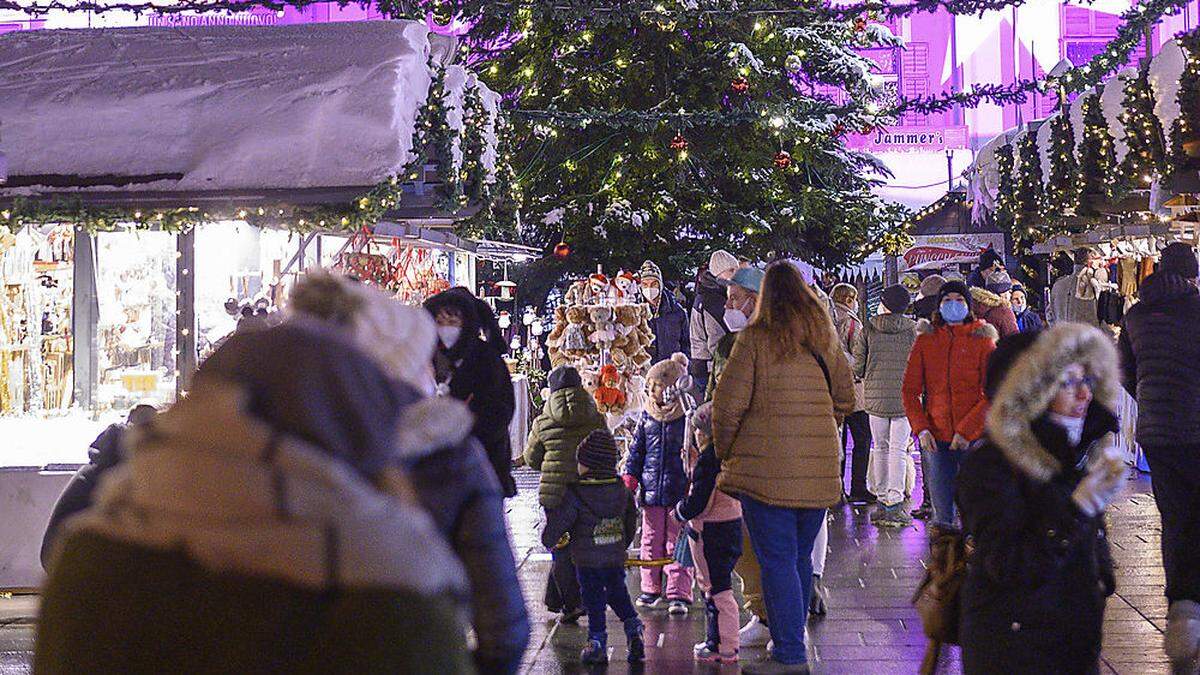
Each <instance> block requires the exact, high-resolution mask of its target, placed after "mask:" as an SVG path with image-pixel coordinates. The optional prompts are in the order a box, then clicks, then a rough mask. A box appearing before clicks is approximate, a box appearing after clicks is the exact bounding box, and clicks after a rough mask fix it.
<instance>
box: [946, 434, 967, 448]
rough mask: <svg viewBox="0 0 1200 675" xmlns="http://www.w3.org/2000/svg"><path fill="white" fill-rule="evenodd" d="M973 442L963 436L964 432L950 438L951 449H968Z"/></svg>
mask: <svg viewBox="0 0 1200 675" xmlns="http://www.w3.org/2000/svg"><path fill="white" fill-rule="evenodd" d="M970 444H971V442H970V441H968V440H967V439H966V438H964V437H963V435H962V434H954V438H953V439H951V440H950V449H951V450H966V449H967V446H968V445H970Z"/></svg>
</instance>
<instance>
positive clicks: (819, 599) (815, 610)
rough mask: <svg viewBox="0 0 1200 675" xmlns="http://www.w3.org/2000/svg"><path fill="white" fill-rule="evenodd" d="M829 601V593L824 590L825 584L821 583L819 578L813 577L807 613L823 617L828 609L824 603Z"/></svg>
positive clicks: (815, 575) (818, 576)
mask: <svg viewBox="0 0 1200 675" xmlns="http://www.w3.org/2000/svg"><path fill="white" fill-rule="evenodd" d="M828 599H829V591H826V590H825V584H822V583H821V576H820V575H818V574H814V575H813V585H812V599H810V600H809V601H808V613H809V614H812V615H814V616H825V614H827V613H828V609H827V608H826V607H825V603H826V601H827V600H828Z"/></svg>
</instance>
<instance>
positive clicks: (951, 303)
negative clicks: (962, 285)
mask: <svg viewBox="0 0 1200 675" xmlns="http://www.w3.org/2000/svg"><path fill="white" fill-rule="evenodd" d="M941 312H942V318H943V319H945V320H946V322H947V323H962V322H963V321H964V320H965V319H966V318H967V312H968V310H967V303H965V302H963V301H962V300H947V301H945V302H943V303H942V308H941Z"/></svg>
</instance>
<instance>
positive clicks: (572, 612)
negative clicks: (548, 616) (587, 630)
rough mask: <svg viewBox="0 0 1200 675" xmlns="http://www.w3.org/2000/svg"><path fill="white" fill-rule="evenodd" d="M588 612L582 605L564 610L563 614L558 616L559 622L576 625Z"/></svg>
mask: <svg viewBox="0 0 1200 675" xmlns="http://www.w3.org/2000/svg"><path fill="white" fill-rule="evenodd" d="M586 613H587V612H585V611H584V610H583V608H582V607H576V608H575V609H567V610H563V613H562V616H560V617H558V622H559V623H565V624H570V625H572V626H574V625H575V624H577V623H579V619H580V618H581V617H583V615H584V614H586Z"/></svg>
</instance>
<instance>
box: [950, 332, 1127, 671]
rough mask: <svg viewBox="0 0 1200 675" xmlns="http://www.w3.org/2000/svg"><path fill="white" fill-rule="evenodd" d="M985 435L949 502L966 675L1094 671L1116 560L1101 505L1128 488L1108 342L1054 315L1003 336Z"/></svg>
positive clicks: (992, 366)
mask: <svg viewBox="0 0 1200 675" xmlns="http://www.w3.org/2000/svg"><path fill="white" fill-rule="evenodd" d="M987 380H988V384H987V392H988V396H989V398H990V399H991V400H992V407H991V410H990V411H989V413H988V418H987V437H986V440H985V442H984V444H983V445H982V446H981V447H980V448H979V449H978V450H976V451H975V452H973V453H971V454H970V455H968V457H967V458H966V459H965V460H964V461H963V465H962V470H961V471H960V473H959V484H958V503H959V507H960V508H961V510H962V520H963V529H964V531H965V532H966V533H967V534H968V535H969V536H970V537H971V539H972V540H973V542H974V551H973V553H971V554H970V555H971V557H970V558H969V560H968V567H967V570H968V571H967V579H966V583H965V584H964V586H963V588H962V595H961V603H962V604H961V612H962V615H961V624H960V636H959V637H960V640H961V644H962V660H963V670H964V672H965V673H968V674H969V675H970V674H975V673H1047V674H1049V673H1097V672H1099V658H1100V648H1101V642H1102V640H1101V638H1102V635H1101V632H1102V626H1103V620H1104V605H1105V598H1107V597H1108V596H1109V595H1112V593H1113V590H1114V586H1115V582H1114V579H1113V567H1112V559H1111V556H1110V554H1109V548H1108V541H1107V539H1106V536H1105V528H1104V510H1105V508H1106V507H1107V506H1108V505H1109V504H1111V503H1112V501H1113V500H1114V499H1115V498H1116V497H1117V495H1118V494H1119V492H1120V490H1121V487H1122V485H1123V484H1124V470H1125V465H1124V463H1123V462H1122V461H1121V458H1120V455H1119V454H1118V453H1117V452H1116V451H1115V450H1114V448H1113V447H1112V439H1113V434H1114V433H1116V432H1117V431H1118V424H1117V417H1116V415H1115V414H1114V413H1113V409H1114V406H1115V405H1116V400H1117V399H1116V397H1117V390H1118V387H1119V379H1118V375H1117V354H1116V350H1115V348H1114V347H1113V344H1112V340H1111V339H1110V338H1108V337H1106V336H1105V335H1104V334H1103V333H1101V332H1100V331H1099V330H1097V329H1096V328H1092V327H1089V326H1084V325H1082V324H1072V323H1064V324H1059V325H1057V326H1055V327H1054V328H1051V329H1050V330H1048V331H1045V332H1043V333H1040V334H1039V333H1022V334H1019V335H1016V336H1013V337H1011V338H1007V339H1005V340H1003V341H1002V342H1001V343H1000V346H999V347H998V348H997V350H996V351H995V353H994V354H993V355H992V357H991V359H990V361H989V363H988V372H987Z"/></svg>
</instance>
